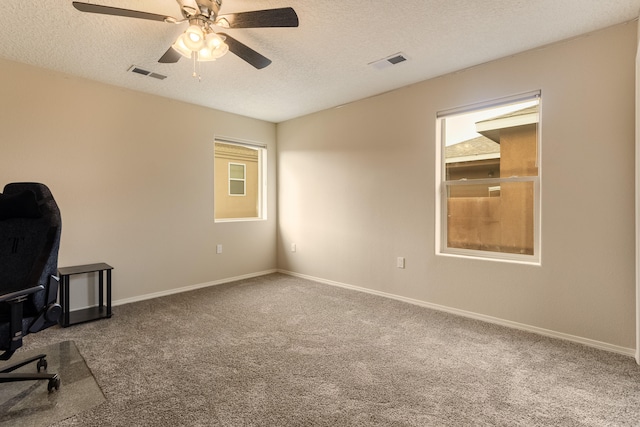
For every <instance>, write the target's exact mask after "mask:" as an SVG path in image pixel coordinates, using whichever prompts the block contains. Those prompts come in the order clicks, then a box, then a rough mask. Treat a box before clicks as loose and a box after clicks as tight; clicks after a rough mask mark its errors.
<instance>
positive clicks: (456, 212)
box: [447, 181, 534, 255]
mask: <svg viewBox="0 0 640 427" xmlns="http://www.w3.org/2000/svg"><path fill="white" fill-rule="evenodd" d="M533 212H534V183H533V182H530V181H526V182H503V181H496V182H492V183H486V184H477V185H476V184H474V185H464V184H458V185H456V183H449V184H447V247H449V248H458V249H473V250H481V251H492V252H502V253H512V254H526V255H533V236H534V218H533Z"/></svg>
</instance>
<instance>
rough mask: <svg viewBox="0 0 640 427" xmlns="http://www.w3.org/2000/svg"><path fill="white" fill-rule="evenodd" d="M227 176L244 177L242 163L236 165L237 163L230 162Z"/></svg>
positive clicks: (233, 177)
mask: <svg viewBox="0 0 640 427" xmlns="http://www.w3.org/2000/svg"><path fill="white" fill-rule="evenodd" d="M229 178H231V179H244V165H237V164H233V163H231V164H230V165H229Z"/></svg>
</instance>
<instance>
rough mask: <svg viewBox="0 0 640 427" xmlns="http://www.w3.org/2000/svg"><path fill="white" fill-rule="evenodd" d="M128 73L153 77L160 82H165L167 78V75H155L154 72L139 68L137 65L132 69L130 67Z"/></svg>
mask: <svg viewBox="0 0 640 427" xmlns="http://www.w3.org/2000/svg"><path fill="white" fill-rule="evenodd" d="M127 71H131V72H132V73H136V74H140V75H141V76H147V77H153V78H154V79H158V80H164V79H166V78H167V76H165V75H162V74H158V73H154V72H152V71H149V70H145V69H144V68H140V67H137V66H135V65H132V66H131V67H129V70H127Z"/></svg>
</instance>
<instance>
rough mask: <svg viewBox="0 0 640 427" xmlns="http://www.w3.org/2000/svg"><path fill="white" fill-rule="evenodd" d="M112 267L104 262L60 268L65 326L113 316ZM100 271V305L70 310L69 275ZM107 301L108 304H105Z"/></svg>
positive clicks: (62, 317)
mask: <svg viewBox="0 0 640 427" xmlns="http://www.w3.org/2000/svg"><path fill="white" fill-rule="evenodd" d="M111 270H113V267H111V266H110V265H109V264H105V263H103V262H101V263H97V264H87V265H74V266H71V267H62V268H59V269H58V275H59V276H60V284H61V286H60V305H61V306H62V316H61V317H60V324H61V325H62V326H63V327H65V328H66V327H67V326H71V325H75V324H78V323H84V322H90V321H92V320H98V319H106V318H109V317H111ZM105 272H106V276H107V286H106V290H107V296H106V299H105V297H104V290H105V289H104V288H105V286H104V273H105ZM88 273H98V306H97V307H89V308H86V309H83V310H75V311H73V312H70V306H69V277H70V276H73V275H75V274H88ZM105 302H106V305H105Z"/></svg>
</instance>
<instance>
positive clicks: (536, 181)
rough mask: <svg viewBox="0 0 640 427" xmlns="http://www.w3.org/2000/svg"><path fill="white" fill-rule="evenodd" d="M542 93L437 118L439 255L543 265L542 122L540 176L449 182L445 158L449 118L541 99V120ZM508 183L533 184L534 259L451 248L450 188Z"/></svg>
mask: <svg viewBox="0 0 640 427" xmlns="http://www.w3.org/2000/svg"><path fill="white" fill-rule="evenodd" d="M541 95H542V94H541V91H539V90H538V91H534V92H528V93H524V94H520V95H515V96H510V97H505V98H499V99H495V100H492V101H487V102H481V103H477V104H472V105H468V106H464V107H459V108H453V109H449V110H444V111H440V112H438V113H437V115H436V144H435V145H436V157H435V158H436V203H435V205H436V221H435V222H436V223H435V227H436V230H435V231H436V232H435V236H436V239H435V240H436V242H435V245H436V247H435V251H436V255H441V256H452V257H460V258H471V259H483V260H488V261H502V262H513V263H522V264H532V265H541V263H542V257H541V246H542V245H541V218H540V216H541V214H540V212H541V191H540V183H541V178H542V168H541V162H540V159H541V152H542V150H541V143H540V142H541V134H542V132H541V122H542V120H541V119H539V120H538V130H537V150H536V155H537V159H536V161H537V165H538V175H537V176H525V177H508V178H489V179H470V180H468V181H467V180H465V181H456V182H454V181H446V164H445V157H444V147H445V143H446V131H445V121H444V119H446V118H447V117H452V116H455V115H459V114H465V113H469V112H472V111H476V110H484V109H490V108H492V107H500V106H502V105H509V104H516V103H519V102H526V101H527V100H533V99H536V98H537V99H538V102H539V103H538V114H539V117H540V118H541V117H542V96H541ZM506 182H532V183H533V255H525V254H513V253H504V252H492V251H484V250H476V249H461V248H454V247H448V246H447V242H448V238H447V228H448V227H447V188H448V187H449V186H451V185H455V186H458V185H477V184H492V186H499V185H500V184H501V183H506Z"/></svg>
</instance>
